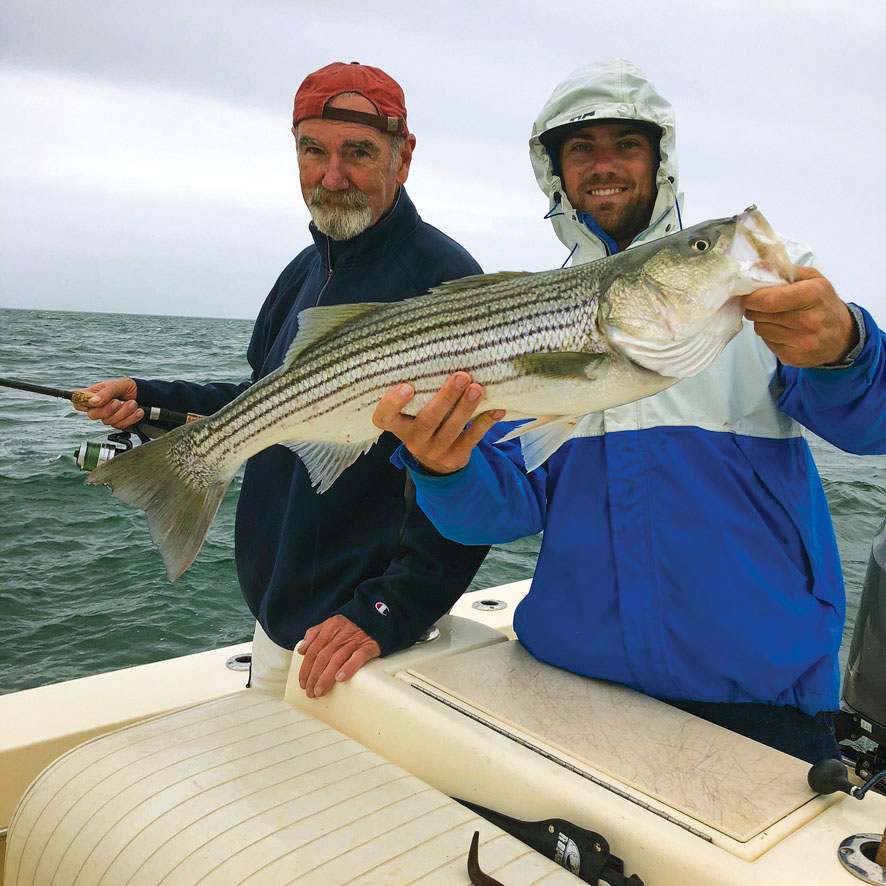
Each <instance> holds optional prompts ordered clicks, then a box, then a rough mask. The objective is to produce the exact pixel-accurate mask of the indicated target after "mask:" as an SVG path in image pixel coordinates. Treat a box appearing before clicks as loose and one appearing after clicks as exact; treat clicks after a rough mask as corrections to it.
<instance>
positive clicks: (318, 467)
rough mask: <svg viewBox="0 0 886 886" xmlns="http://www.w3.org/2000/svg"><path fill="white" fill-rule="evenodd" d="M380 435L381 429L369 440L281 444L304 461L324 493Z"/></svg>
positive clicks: (315, 484) (312, 482)
mask: <svg viewBox="0 0 886 886" xmlns="http://www.w3.org/2000/svg"><path fill="white" fill-rule="evenodd" d="M380 435H381V431H379V433H378V434H377V435H376V436H374V437H372V438H371V439H369V440H358V441H357V442H356V443H328V442H320V441H317V440H292V441H290V442H288V443H282V444H281V445H282V446H285V447H286V448H287V449H290V450H292V451H293V452H294V453H295V454H296V455H297V456H298V457H299V458H300V459H301V460H302V461H303V462H304V465H305V467H306V468H307V471H308V475H309V476H310V478H311V484H312V485H313V486H316V487H317V492H318V493H323V492H326V490H327V489H329V487H330V486H332V484H333V483H335V481H336V480H337V479H338V478H339V476H341V473H342V471H344V469H345V468H349V467H350V466H351V465H352V464H353V463H354V462H355V461H356V460H357V459H358V458H359V457H360V456H361V455H363V454H364V453H366V452H369V450H370V449H371V448H372V444H373V443H375V441H376V440H378V438H379V436H380Z"/></svg>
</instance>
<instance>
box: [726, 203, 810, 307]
mask: <svg viewBox="0 0 886 886" xmlns="http://www.w3.org/2000/svg"><path fill="white" fill-rule="evenodd" d="M726 255H728V256H729V257H730V258H733V259H735V260H736V261H737V262H738V263H739V265H740V268H741V270H740V273H739V281H740V282H739V286H738V288H737V289H736V291H735V293H734V294H735V295H747V294H748V293H750V292H753V291H754V290H755V289H760V288H761V287H763V286H781V285H784V284H785V283H793V282H794V279H795V276H796V272H795V269H794V265H793V264H792V262H791V260H790V259H789V258H788V256H787V253H786V252H785V248H784V245H783V244H782V242H781V240H779V239H778V235H777V234H776V233H775V231H773V230H772V227H771V225H770V224H769V222H768V221H766V219H765V218H764V217H763V214H762V213H761V212H760V210H759V209H757V207H756V206H749V207H748V208H747V209H746V210H745V211H744V212H742V213H741V214H740V215H738V216H736V218H735V233H734V235H733V237H732V242H731V243H730V244H729V247H728V249H727V250H726Z"/></svg>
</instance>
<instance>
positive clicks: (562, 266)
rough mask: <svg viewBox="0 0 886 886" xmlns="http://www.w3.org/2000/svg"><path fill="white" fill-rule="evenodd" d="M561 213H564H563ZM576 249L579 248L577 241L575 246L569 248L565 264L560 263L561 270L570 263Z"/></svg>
mask: <svg viewBox="0 0 886 886" xmlns="http://www.w3.org/2000/svg"><path fill="white" fill-rule="evenodd" d="M561 214H562V213H561ZM576 249H578V243H576V244H575V246H573V247H572V249H570V250H569V255H567V256H566V261H564V262H563V264H562V265H560V270H561V271H562V270H563V268H565V267H566V265H568V264H569V259H571V258H572V256H573V255H575V250H576Z"/></svg>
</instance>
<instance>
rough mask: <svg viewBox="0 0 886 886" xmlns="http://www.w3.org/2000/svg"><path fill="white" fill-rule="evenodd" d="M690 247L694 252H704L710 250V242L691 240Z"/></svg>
mask: <svg viewBox="0 0 886 886" xmlns="http://www.w3.org/2000/svg"><path fill="white" fill-rule="evenodd" d="M690 245H691V246H692V248H693V249H694V250H695V251H696V252H706V251H707V250H708V249H710V248H711V242H710V240H693V241H692V243H691V244H690Z"/></svg>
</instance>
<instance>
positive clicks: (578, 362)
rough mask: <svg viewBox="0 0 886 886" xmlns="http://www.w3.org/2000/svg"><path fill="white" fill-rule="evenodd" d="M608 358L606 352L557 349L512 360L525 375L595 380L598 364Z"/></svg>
mask: <svg viewBox="0 0 886 886" xmlns="http://www.w3.org/2000/svg"><path fill="white" fill-rule="evenodd" d="M607 359H609V358H608V357H607V355H606V354H584V353H582V352H581V351H557V352H553V353H549V354H521V355H520V356H519V357H514V359H513V360H512V361H511V362H512V363H513V365H514V368H515V369H517V370H519V371H520V372H521V373H522V374H523V375H534V376H541V377H543V378H574V379H581V380H584V381H587V380H590V381H593V380H594V379H595V378H596V375H597V372H596V369H597V366H598V364H600V363H601V362H602V361H604V360H607ZM515 436H516V435H515Z"/></svg>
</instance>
